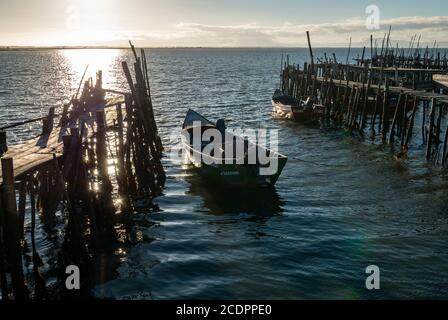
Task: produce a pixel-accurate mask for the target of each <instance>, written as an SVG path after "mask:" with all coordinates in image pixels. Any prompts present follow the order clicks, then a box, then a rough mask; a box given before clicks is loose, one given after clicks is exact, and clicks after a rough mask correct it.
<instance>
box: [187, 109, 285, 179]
mask: <svg viewBox="0 0 448 320" xmlns="http://www.w3.org/2000/svg"><path fill="white" fill-rule="evenodd" d="M208 129H217V127H216V126H215V125H214V124H213V123H212V122H211V121H209V120H208V119H206V118H204V117H203V116H202V115H200V114H198V113H197V112H195V111H193V110H189V112H188V113H187V116H186V118H185V120H184V124H183V125H182V135H181V139H182V145H183V148H184V150H185V154H186V157H187V160H188V161H189V162H191V163H192V164H193V165H194V166H195V167H196V168H198V170H199V172H200V173H201V175H202V176H204V177H205V178H207V179H208V180H210V181H213V182H214V183H216V184H219V185H222V186H231V187H272V186H274V185H275V184H276V182H277V180H278V178H279V177H280V174H281V173H282V171H283V168H284V167H285V165H286V162H287V161H288V157H286V156H284V155H282V154H280V153H278V152H275V151H273V150H269V149H266V148H264V147H262V146H260V145H256V144H254V143H251V142H250V141H248V140H245V139H243V138H242V137H239V136H236V135H233V134H232V133H230V132H228V131H226V130H224V131H223V145H222V146H220V147H219V148H218V150H217V153H218V154H217V155H213V156H212V155H209V154H207V153H204V152H203V150H204V149H205V148H206V147H208V146H209V144H210V142H204V141H202V134H203V133H204V132H205V131H206V130H208ZM196 130H198V132H199V133H200V134H201V139H200V143H199V144H198V146H195V145H194V144H193V142H194V139H193V134H194V132H195V131H196ZM237 144H240V146H241V145H243V146H244V147H243V148H244V152H243V153H242V154H241V155H239V158H238V155H237V154H236V152H235V151H236V147H237ZM227 148H229V149H227ZM232 149H233V150H234V152H232V153H231V154H230V155H229V157H228V158H226V154H227V150H232ZM213 153H214V152H213ZM263 154H264V155H265V157H263V158H264V161H263V162H261V161H259V159H260V158H259V156H260V155H263ZM249 158H250V159H253V161H249ZM252 162H253V163H252ZM264 163H266V165H264ZM270 166H272V167H270Z"/></svg>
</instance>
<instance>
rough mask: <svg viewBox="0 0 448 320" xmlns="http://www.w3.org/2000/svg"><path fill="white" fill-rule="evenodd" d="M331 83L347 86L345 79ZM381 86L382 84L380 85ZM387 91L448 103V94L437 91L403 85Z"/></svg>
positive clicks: (354, 84)
mask: <svg viewBox="0 0 448 320" xmlns="http://www.w3.org/2000/svg"><path fill="white" fill-rule="evenodd" d="M316 81H317V82H318V83H322V82H325V81H327V82H328V81H329V79H328V78H327V80H326V79H325V77H316ZM333 84H334V85H336V86H341V87H346V86H347V81H346V80H333ZM363 85H364V86H366V84H363V83H362V82H357V81H349V82H348V86H349V87H350V88H354V87H359V88H361V87H362V86H363ZM447 85H448V83H447ZM382 87H383V86H382ZM370 89H372V90H374V91H378V89H379V86H378V85H376V84H372V85H371V86H370ZM389 91H390V92H393V93H396V94H399V93H404V94H408V95H410V96H413V97H418V98H419V99H422V100H423V99H424V100H431V99H436V100H437V101H438V102H441V103H444V104H448V96H447V95H443V94H439V93H434V92H428V91H425V90H414V89H410V88H405V87H394V86H390V87H389Z"/></svg>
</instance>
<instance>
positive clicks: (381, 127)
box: [280, 33, 448, 166]
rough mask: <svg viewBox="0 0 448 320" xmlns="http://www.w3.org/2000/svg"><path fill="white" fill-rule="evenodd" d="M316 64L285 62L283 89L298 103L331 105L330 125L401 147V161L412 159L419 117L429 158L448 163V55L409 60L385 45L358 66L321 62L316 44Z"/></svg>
mask: <svg viewBox="0 0 448 320" xmlns="http://www.w3.org/2000/svg"><path fill="white" fill-rule="evenodd" d="M307 34H308V43H309V49H310V56H311V62H305V63H304V65H303V67H301V66H299V65H291V64H289V59H288V60H287V62H286V63H284V64H283V63H282V72H281V80H280V89H281V90H282V92H283V93H285V94H288V95H291V96H293V97H295V98H297V99H302V100H305V99H306V98H308V97H310V98H311V99H313V101H314V103H319V104H322V105H324V106H325V107H326V112H325V115H324V120H325V121H326V122H327V123H330V122H331V123H332V124H336V125H338V126H343V127H346V128H348V129H349V130H350V132H353V133H358V134H359V135H360V136H365V135H366V133H368V132H370V137H371V138H372V139H373V140H376V138H378V137H380V138H381V140H380V141H381V142H382V143H384V144H390V145H391V146H398V147H399V151H398V152H397V153H396V158H397V159H402V158H404V157H406V155H407V152H408V149H409V146H410V144H411V142H412V138H413V137H414V134H413V132H414V131H415V127H416V126H417V124H416V119H417V113H418V112H420V110H421V114H419V116H420V117H421V119H422V123H421V128H422V143H423V145H424V146H425V157H426V159H427V160H428V161H432V162H433V163H437V164H442V165H444V166H445V165H448V147H447V146H448V128H447V126H448V120H447V108H448V95H447V93H448V63H447V57H446V52H445V54H444V55H443V56H442V55H441V53H440V52H434V53H433V55H431V56H429V54H428V49H427V50H426V51H425V53H424V54H423V58H422V54H421V52H420V50H418V49H417V51H415V52H414V51H412V52H413V54H412V55H409V56H406V57H405V55H404V54H403V50H399V49H395V50H390V49H389V48H387V47H385V48H383V49H382V50H381V53H380V54H378V53H376V54H375V51H377V50H374V49H372V50H371V52H372V57H371V59H366V58H365V53H366V48H364V50H363V54H362V57H361V58H358V59H355V61H356V63H355V64H349V63H348V61H349V55H350V48H349V53H348V55H347V61H346V62H345V63H342V62H338V61H337V58H336V56H335V55H334V54H333V58H332V59H329V58H328V57H327V55H326V54H325V57H324V58H321V59H318V63H315V61H314V56H313V49H312V47H311V42H310V41H309V33H307Z"/></svg>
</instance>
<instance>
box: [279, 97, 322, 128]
mask: <svg viewBox="0 0 448 320" xmlns="http://www.w3.org/2000/svg"><path fill="white" fill-rule="evenodd" d="M272 113H273V114H274V115H275V116H276V117H280V118H284V119H288V120H294V121H296V122H300V123H303V124H317V123H319V121H320V120H321V119H322V116H323V113H324V108H323V107H322V106H315V107H314V108H313V109H312V110H304V109H303V108H300V107H298V106H293V105H285V104H282V103H281V102H276V101H274V100H272Z"/></svg>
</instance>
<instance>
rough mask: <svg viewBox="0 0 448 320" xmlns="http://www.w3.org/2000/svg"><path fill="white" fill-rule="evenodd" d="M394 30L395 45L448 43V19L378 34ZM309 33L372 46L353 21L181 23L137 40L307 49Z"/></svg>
mask: <svg viewBox="0 0 448 320" xmlns="http://www.w3.org/2000/svg"><path fill="white" fill-rule="evenodd" d="M389 25H390V26H392V36H391V39H392V41H393V42H395V41H397V42H400V44H404V43H408V42H409V39H410V38H411V37H412V35H414V34H416V33H417V34H421V35H422V44H425V43H428V44H429V43H431V44H432V43H433V41H434V40H438V41H443V42H444V43H443V42H440V45H444V44H446V43H447V40H446V39H448V16H434V17H418V16H416V17H401V18H394V19H387V20H382V21H381V30H377V31H376V32H375V33H374V36H375V37H376V38H382V37H383V35H384V33H385V32H387V31H388V28H389ZM306 30H309V31H310V32H311V36H312V42H313V45H314V46H332V45H334V46H339V45H344V46H346V45H347V44H348V41H349V38H350V37H352V38H353V44H354V45H368V43H369V37H370V34H371V33H372V31H370V30H367V28H366V26H365V20H364V19H361V18H352V19H348V20H345V21H341V22H336V23H323V24H293V23H289V22H287V23H284V24H282V25H279V26H262V25H259V24H257V23H248V24H242V25H228V26H223V25H207V24H200V23H179V24H177V25H175V27H174V31H173V32H170V33H164V34H144V35H140V36H138V37H136V38H137V39H139V40H142V41H145V42H148V44H149V45H169V46H175V45H179V46H182V45H186V46H223V47H226V46H267V47H269V46H305V45H306V37H305V31H306Z"/></svg>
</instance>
